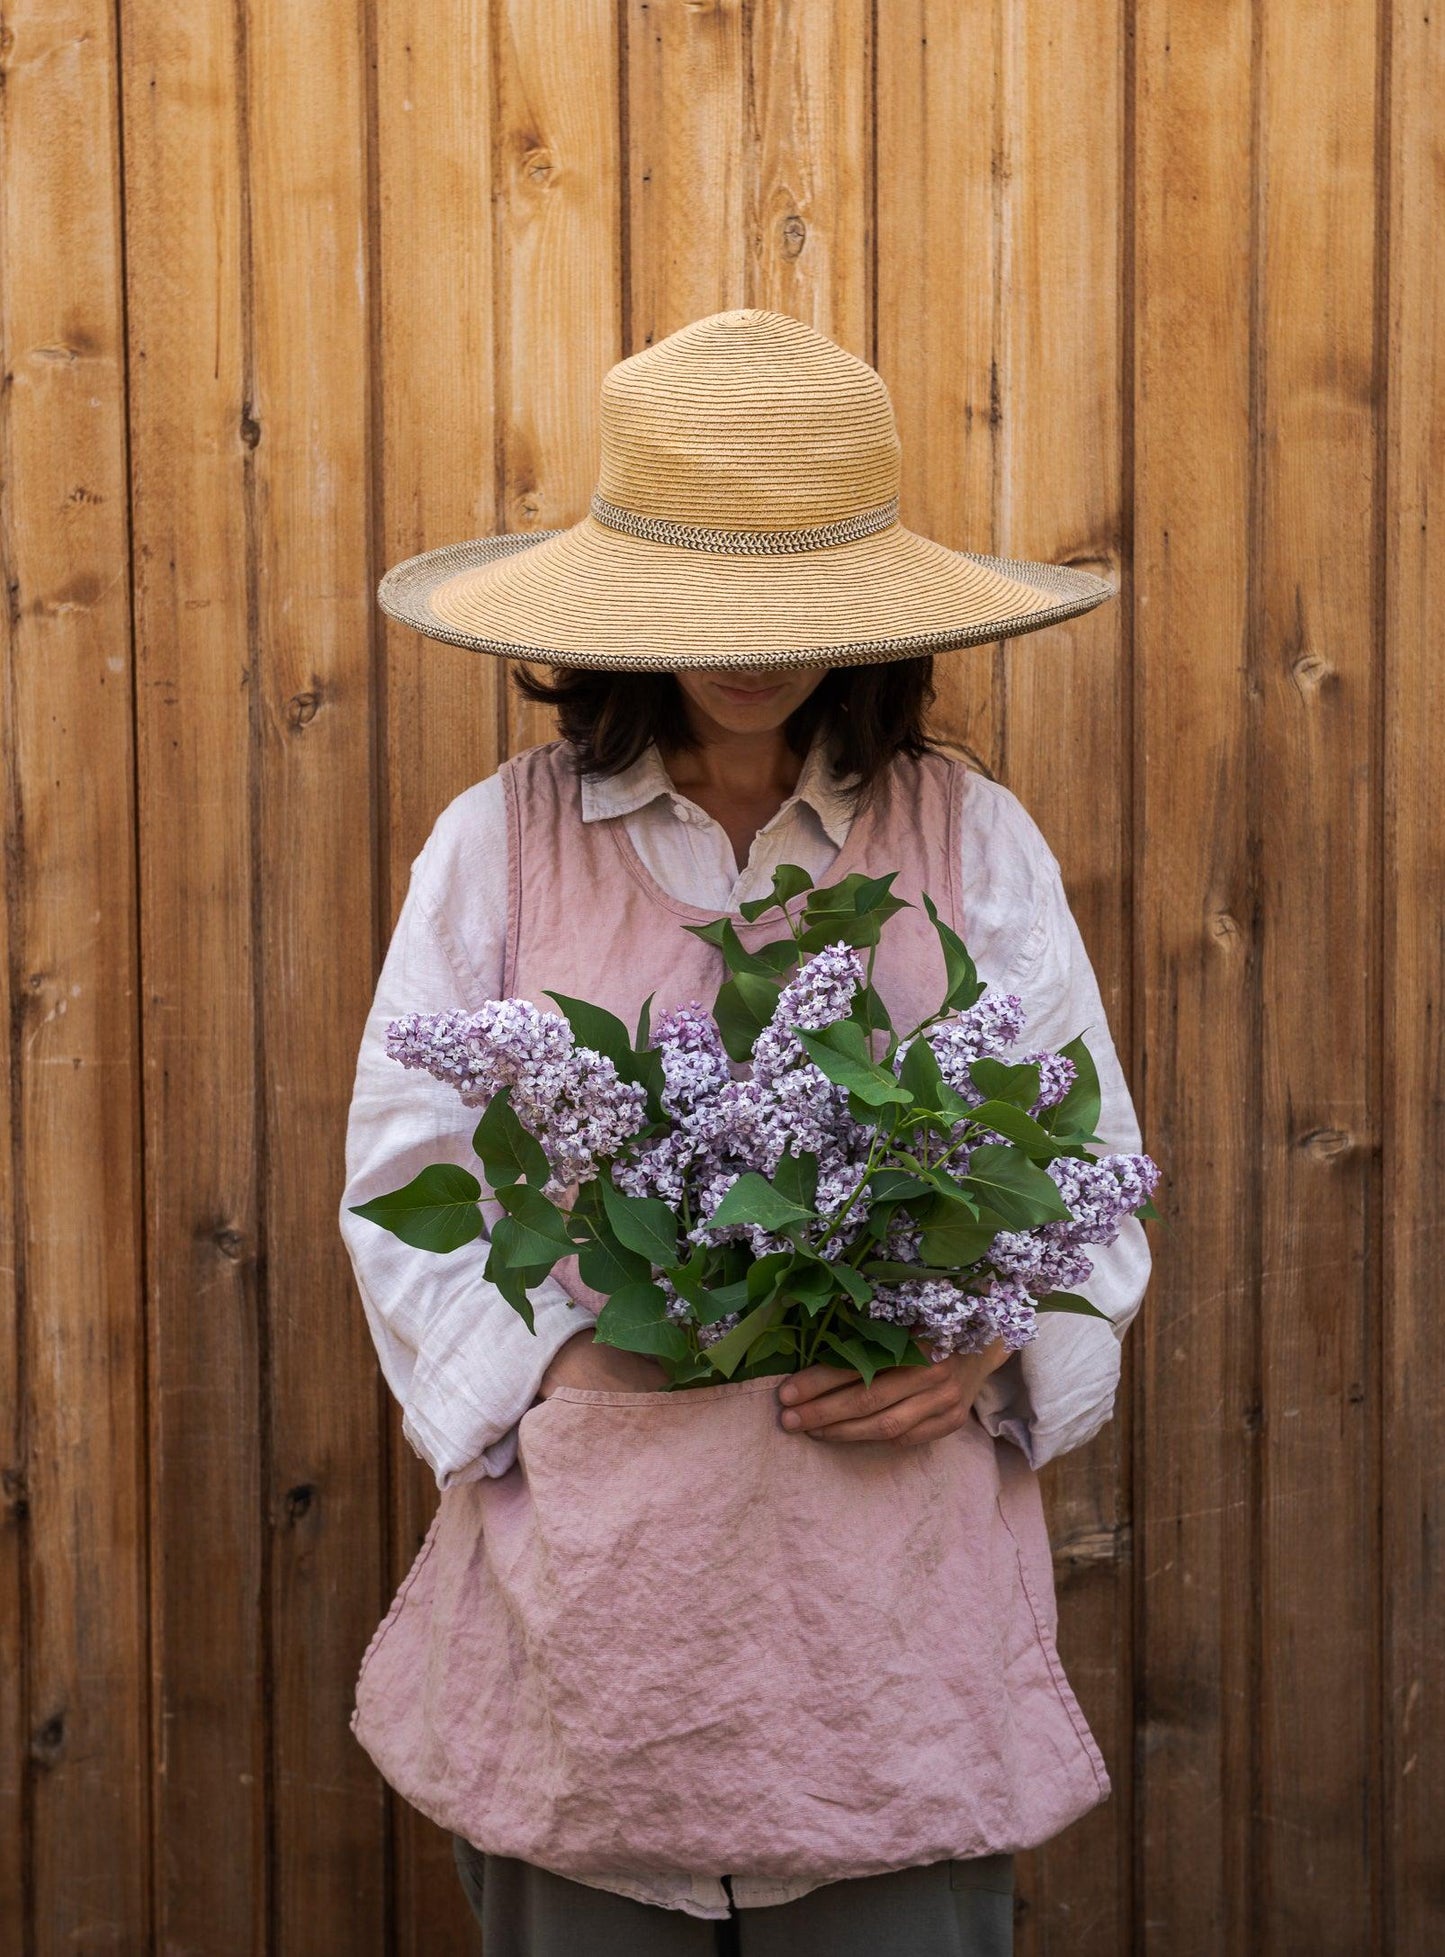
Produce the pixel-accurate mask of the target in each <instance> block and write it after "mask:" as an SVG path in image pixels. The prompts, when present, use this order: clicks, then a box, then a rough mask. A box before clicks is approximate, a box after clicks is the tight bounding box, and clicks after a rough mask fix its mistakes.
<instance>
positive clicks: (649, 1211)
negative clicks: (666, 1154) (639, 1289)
mask: <svg viewBox="0 0 1445 1957" xmlns="http://www.w3.org/2000/svg"><path fill="white" fill-rule="evenodd" d="M602 1206H603V1208H604V1209H605V1210H606V1212H607V1221H608V1222H609V1223H610V1224H611V1225H612V1229H613V1233H614V1235H615V1236H616V1237H617V1240H618V1242H619V1243H621V1244H623V1245H625V1247H626V1248H627V1249H628V1250H635V1251H636V1252H637V1254H638V1256H639V1257H645V1258H646V1259H647V1261H648V1262H649V1264H656V1265H658V1266H659V1268H665V1267H666V1266H667V1265H669V1264H671V1263H673V1262H674V1261H675V1259H676V1257H677V1218H676V1217H675V1216H674V1215H673V1213H672V1211H671V1210H670V1209H669V1208H668V1206H667V1204H666V1203H664V1202H661V1201H659V1200H658V1198H657V1197H656V1196H624V1195H623V1193H622V1191H621V1190H620V1189H616V1188H614V1187H613V1184H612V1180H611V1178H610V1177H605V1178H603V1179H602Z"/></svg>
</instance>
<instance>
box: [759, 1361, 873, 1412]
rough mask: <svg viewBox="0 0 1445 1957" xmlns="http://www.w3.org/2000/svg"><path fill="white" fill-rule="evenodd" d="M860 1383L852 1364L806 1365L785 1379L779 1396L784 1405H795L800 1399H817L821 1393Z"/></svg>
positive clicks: (779, 1390)
mask: <svg viewBox="0 0 1445 1957" xmlns="http://www.w3.org/2000/svg"><path fill="white" fill-rule="evenodd" d="M860 1384H861V1381H860V1380H859V1377H858V1375H857V1373H855V1372H854V1371H853V1369H852V1367H851V1366H804V1368H803V1370H802V1371H801V1372H800V1373H790V1374H789V1375H788V1377H787V1378H786V1379H785V1380H784V1381H783V1383H782V1385H781V1386H780V1387H779V1388H778V1398H779V1399H780V1400H781V1401H782V1403H783V1405H784V1406H794V1405H796V1404H797V1403H798V1402H799V1401H800V1400H816V1399H817V1397H818V1395H819V1394H820V1393H836V1392H837V1391H838V1390H839V1388H840V1387H844V1386H858V1385H860Z"/></svg>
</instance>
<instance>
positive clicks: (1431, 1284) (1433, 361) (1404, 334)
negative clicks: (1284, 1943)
mask: <svg viewBox="0 0 1445 1957" xmlns="http://www.w3.org/2000/svg"><path fill="white" fill-rule="evenodd" d="M1390 56H1391V70H1392V72H1391V77H1390V129H1389V151H1388V169H1389V179H1388V190H1389V201H1388V207H1387V219H1388V221H1387V228H1386V235H1387V237H1388V239H1389V266H1388V276H1389V285H1388V300H1389V320H1388V326H1389V344H1388V359H1389V369H1388V380H1387V400H1388V403H1389V419H1388V428H1387V437H1388V448H1387V452H1386V474H1385V480H1384V485H1383V491H1384V501H1385V510H1386V532H1385V552H1386V556H1385V588H1384V601H1385V640H1384V646H1383V649H1382V651H1383V657H1384V661H1385V682H1386V716H1387V718H1386V751H1385V796H1386V824H1387V828H1386V859H1385V876H1384V879H1383V885H1384V892H1385V956H1386V968H1385V970H1386V977H1385V986H1386V991H1385V1012H1386V1019H1385V1029H1386V1045H1385V1056H1384V1066H1385V1083H1384V1136H1385V1160H1384V1169H1385V1184H1384V1228H1385V1233H1386V1234H1385V1244H1384V1258H1383V1287H1382V1296H1381V1310H1382V1316H1383V1319H1384V1384H1383V1397H1384V1408H1383V1419H1384V1425H1385V1432H1384V1460H1385V1461H1386V1463H1387V1464H1388V1468H1387V1474H1386V1480H1385V1486H1384V1490H1383V1494H1384V1543H1383V1565H1382V1571H1381V1581H1382V1586H1383V1590H1384V1598H1385V1623H1386V1643H1385V1663H1386V1675H1385V1697H1384V1700H1383V1713H1384V1725H1385V1736H1386V1761H1385V1784H1384V1789H1383V1799H1384V1803H1385V1812H1386V1816H1387V1821H1388V1835H1387V1839H1386V1848H1387V1881H1386V1892H1385V1896H1384V1902H1383V1908H1382V1913H1381V1938H1380V1941H1381V1947H1382V1948H1383V1949H1385V1950H1388V1951H1392V1952H1394V1953H1396V1957H1428V1953H1430V1952H1432V1951H1434V1950H1436V1949H1437V1948H1438V1947H1439V1945H1440V1943H1441V1941H1442V1940H1445V1854H1442V1850H1441V1843H1440V1816H1441V1814H1442V1813H1445V1713H1442V1707H1445V1648H1442V1644H1441V1638H1440V1622H1441V1615H1442V1610H1445V1585H1442V1580H1441V1559H1442V1541H1445V1503H1442V1490H1441V1481H1440V1470H1439V1463H1440V1460H1441V1458H1442V1455H1445V1348H1442V1343H1441V1338H1440V1331H1439V1299H1440V1272H1441V1256H1442V1242H1441V1234H1440V1223H1439V1219H1440V1218H1441V1216H1442V1215H1445V1166H1442V1165H1445V1093H1442V1083H1445V929H1442V918H1441V901H1440V893H1441V891H1442V890H1445V769H1442V766H1441V762H1440V729H1441V727H1442V725H1445V660H1442V656H1441V629H1440V620H1441V617H1442V616H1445V552H1442V546H1441V537H1440V521H1441V520H1440V517H1439V515H1438V514H1437V512H1439V511H1441V510H1445V424H1442V418H1441V415H1440V403H1441V400H1442V398H1445V246H1442V242H1441V241H1442V238H1445V37H1442V35H1441V30H1440V23H1439V20H1438V19H1437V18H1434V17H1432V15H1431V13H1430V12H1429V11H1427V10H1426V9H1425V8H1423V7H1419V6H1405V5H1398V6H1395V7H1393V8H1392V9H1391V11H1390Z"/></svg>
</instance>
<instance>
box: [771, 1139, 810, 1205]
mask: <svg viewBox="0 0 1445 1957" xmlns="http://www.w3.org/2000/svg"><path fill="white" fill-rule="evenodd" d="M773 1187H774V1188H775V1189H776V1190H778V1192H779V1193H780V1194H781V1195H784V1196H786V1197H787V1199H788V1201H789V1202H790V1203H796V1204H797V1205H798V1206H799V1208H801V1209H804V1210H808V1211H812V1210H813V1207H814V1198H815V1197H816V1196H817V1194H818V1158H817V1156H816V1155H809V1154H803V1155H794V1154H793V1153H792V1152H791V1151H789V1153H788V1154H786V1155H784V1156H782V1157H781V1158H780V1160H779V1162H778V1166H777V1167H776V1168H775V1169H774V1170H773Z"/></svg>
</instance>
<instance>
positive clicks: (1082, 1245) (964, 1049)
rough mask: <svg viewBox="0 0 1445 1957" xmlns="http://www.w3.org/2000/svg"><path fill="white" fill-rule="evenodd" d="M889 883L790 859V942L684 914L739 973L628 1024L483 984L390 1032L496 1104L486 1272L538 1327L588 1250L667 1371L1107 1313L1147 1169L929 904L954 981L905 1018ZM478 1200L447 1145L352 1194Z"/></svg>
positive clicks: (760, 1365)
mask: <svg viewBox="0 0 1445 1957" xmlns="http://www.w3.org/2000/svg"><path fill="white" fill-rule="evenodd" d="M895 874H896V873H895ZM893 881H894V877H893V876H892V875H889V876H884V877H864V876H856V875H855V876H851V877H847V878H845V879H844V880H843V881H841V882H839V883H837V884H833V885H830V886H827V887H825V888H815V887H814V886H813V883H812V879H811V878H810V877H808V876H807V874H806V873H805V872H804V871H802V870H800V869H798V868H797V867H796V866H794V865H789V864H785V865H783V866H782V867H781V868H780V869H779V870H778V872H777V874H776V876H775V878H774V884H773V891H772V894H771V896H769V897H766V898H763V899H760V900H758V901H757V902H756V903H753V904H745V905H744V906H743V907H742V914H743V915H744V916H745V917H746V918H747V919H748V920H749V921H750V922H755V921H756V920H757V919H758V918H760V917H762V916H764V915H766V913H767V912H769V911H770V910H774V909H776V910H777V911H778V912H780V914H781V917H782V920H783V923H784V924H785V925H786V927H787V935H785V936H783V937H780V938H778V939H777V940H775V941H774V942H773V943H770V944H767V945H764V946H762V947H761V948H760V949H758V950H756V951H749V950H748V949H746V947H745V946H744V945H743V944H742V941H741V940H740V938H739V937H738V934H737V932H736V930H735V929H734V928H733V926H732V924H731V923H730V922H729V921H728V920H727V919H726V918H720V919H718V920H717V921H715V922H714V923H711V924H706V925H698V926H693V927H689V928H691V929H693V930H694V931H695V932H696V934H697V935H698V936H699V937H702V938H704V939H705V940H707V942H709V943H710V944H713V945H716V946H717V947H718V949H719V950H720V951H721V953H722V956H723V961H724V964H725V966H726V969H727V973H728V977H727V980H726V982H725V983H724V985H723V986H722V989H721V990H720V992H719V994H718V997H717V999H716V1001H715V1002H714V1004H713V1007H712V1010H711V1011H710V1012H709V1011H707V1010H705V1009H704V1008H703V1007H702V1006H701V1005H697V1004H693V1005H685V1006H681V1007H679V1008H678V1009H677V1010H675V1011H673V1012H669V1013H668V1014H666V1015H665V1016H664V1017H662V1018H660V1019H659V1020H658V1021H657V1024H656V1025H652V1024H651V1023H650V1007H651V1001H649V1002H648V1005H646V1006H644V1008H643V1010H642V1016H641V1022H640V1024H639V1025H638V1027H637V1029H636V1034H635V1037H634V1036H632V1035H630V1034H629V1033H628V1031H627V1028H626V1027H625V1026H624V1025H623V1024H622V1022H621V1021H620V1020H619V1019H617V1018H616V1017H615V1016H614V1015H613V1014H611V1013H609V1012H605V1011H603V1010H602V1009H601V1008H600V1007H597V1006H593V1005H588V1004H587V1003H586V1002H585V1001H583V1000H580V999H569V998H566V997H564V996H562V995H560V994H557V993H549V994H548V995H547V996H548V997H549V998H552V999H553V1000H554V1001H555V1002H556V1004H557V1006H558V1007H559V1008H560V1011H558V1012H544V1011H540V1010H539V1009H538V1008H537V1007H536V1006H534V1005H531V1004H528V1003H527V1002H526V1001H524V1000H520V999H495V1000H489V1001H488V1002H487V1003H486V1004H485V1005H483V1006H482V1007H481V1009H480V1010H479V1011H477V1012H473V1013H466V1012H442V1013H408V1014H406V1015H404V1016H403V1017H402V1018H400V1019H395V1020H393V1021H392V1022H391V1023H390V1025H389V1027H388V1029H387V1050H388V1052H389V1053H390V1054H391V1055H392V1057H393V1058H394V1059H396V1060H398V1061H399V1062H400V1063H401V1065H402V1066H404V1067H419V1068H422V1069H424V1070H425V1071H426V1072H427V1073H430V1074H432V1075H434V1076H435V1077H436V1078H437V1079H438V1080H441V1081H445V1082H447V1083H449V1084H450V1085H451V1086H453V1087H455V1089H456V1090H457V1093H458V1094H459V1096H460V1097H461V1100H462V1102H463V1103H464V1104H465V1105H466V1106H468V1107H479V1108H481V1109H483V1110H484V1111H483V1113H482V1116H481V1120H480V1121H479V1123H478V1125H477V1129H476V1133H475V1135H474V1137H473V1147H474V1149H475V1151H476V1153H477V1155H478V1156H479V1157H480V1159H481V1162H482V1165H483V1168H484V1169H485V1172H486V1176H487V1181H488V1183H489V1184H490V1186H491V1191H492V1194H493V1195H494V1197H495V1199H496V1202H497V1203H498V1204H499V1205H500V1207H501V1211H502V1214H501V1216H500V1217H499V1218H498V1220H497V1221H496V1222H495V1224H494V1225H493V1226H492V1229H491V1232H490V1248H489V1255H488V1259H487V1264H486V1269H485V1276H486V1277H487V1278H488V1279H489V1280H491V1281H492V1282H493V1283H495V1284H496V1285H497V1287H498V1289H499V1290H500V1291H501V1292H502V1294H503V1296H504V1297H506V1298H507V1300H508V1301H509V1303H510V1304H511V1305H512V1306H513V1307H514V1308H515V1309H516V1310H517V1311H518V1312H520V1313H521V1315H522V1316H523V1318H524V1319H525V1320H526V1321H527V1323H528V1324H529V1325H530V1324H531V1323H532V1308H531V1304H530V1302H529V1299H528V1293H529V1291H531V1290H533V1289H534V1288H535V1287H536V1286H537V1285H538V1284H539V1283H541V1281H542V1280H543V1279H544V1278H545V1277H546V1276H547V1275H548V1274H549V1273H550V1272H551V1271H552V1270H553V1268H554V1267H555V1266H556V1264H557V1263H558V1262H559V1260H561V1259H562V1258H566V1257H571V1256H575V1257H577V1259H578V1270H579V1273H580V1276H581V1278H582V1280H583V1282H584V1283H585V1284H587V1285H589V1286H590V1287H592V1289H594V1290H595V1291H597V1292H600V1293H602V1294H604V1295H605V1298H606V1304H605V1305H604V1307H603V1309H602V1311H601V1314H600V1316H599V1318H598V1320H597V1328H596V1336H597V1337H598V1339H600V1340H603V1341H605V1342H607V1343H610V1344H612V1345H617V1346H622V1347H625V1348H627V1349H629V1350H631V1351H635V1352H644V1353H650V1354H652V1355H653V1356H655V1357H656V1358H657V1359H659V1360H660V1361H661V1362H662V1365H663V1367H664V1369H665V1371H666V1373H667V1375H668V1379H669V1382H670V1384H671V1385H673V1386H679V1387H681V1386H690V1385H695V1384H707V1383H709V1382H712V1383H716V1382H717V1381H719V1380H723V1379H733V1380H737V1379H750V1378H755V1377H757V1376H758V1375H760V1374H764V1373H785V1372H792V1371H795V1370H797V1369H798V1368H800V1367H803V1366H807V1365H811V1364H813V1363H814V1362H817V1361H825V1362H827V1363H830V1364H836V1365H839V1366H846V1367H850V1368H853V1369H855V1370H856V1371H857V1372H859V1373H860V1374H861V1375H862V1376H863V1378H864V1379H865V1380H869V1379H872V1377H873V1375H874V1373H875V1372H877V1371H878V1370H879V1369H880V1368H882V1367H885V1366H898V1365H922V1364H926V1363H928V1362H929V1361H930V1360H932V1359H937V1358H941V1357H944V1356H946V1355H947V1354H949V1353H953V1352H974V1351H978V1350H980V1349H981V1348H982V1347H984V1346H985V1345H988V1344H990V1343H991V1342H992V1341H993V1340H994V1339H996V1338H1001V1339H1002V1340H1003V1341H1004V1344H1005V1345H1006V1346H1007V1347H1008V1348H1009V1349H1010V1350H1013V1349H1016V1348H1017V1347H1019V1346H1022V1345H1024V1344H1026V1343H1027V1342H1028V1341H1029V1340H1030V1339H1031V1338H1032V1337H1033V1336H1034V1332H1035V1329H1036V1323H1037V1314H1038V1313H1039V1312H1041V1311H1072V1312H1085V1313H1089V1314H1091V1315H1093V1316H1095V1317H1100V1316H1103V1314H1102V1313H1100V1312H1098V1311H1097V1309H1096V1308H1095V1307H1094V1306H1093V1305H1091V1304H1090V1303H1089V1302H1088V1301H1087V1300H1086V1299H1084V1298H1082V1297H1080V1296H1078V1295H1077V1293H1076V1292H1075V1291H1073V1290H1072V1289H1071V1288H1070V1287H1072V1286H1075V1285H1078V1284H1081V1283H1082V1282H1083V1281H1084V1280H1085V1279H1086V1278H1087V1277H1088V1275H1089V1272H1090V1269H1091V1264H1090V1260H1089V1257H1088V1255H1087V1252H1088V1249H1089V1247H1090V1246H1091V1245H1104V1244H1108V1243H1110V1242H1111V1241H1112V1240H1113V1238H1114V1237H1115V1236H1116V1235H1117V1233H1118V1230H1119V1226H1120V1224H1121V1223H1122V1222H1123V1220H1124V1219H1125V1218H1126V1217H1128V1216H1131V1215H1140V1216H1152V1215H1156V1214H1157V1212H1156V1211H1155V1209H1154V1207H1153V1203H1152V1201H1151V1198H1152V1196H1153V1193H1154V1189H1155V1186H1156V1184H1157V1182H1158V1177H1159V1171H1158V1169H1157V1167H1156V1166H1155V1164H1154V1163H1153V1162H1152V1161H1151V1160H1150V1159H1149V1157H1148V1156H1147V1155H1118V1154H1103V1155H1099V1154H1095V1153H1093V1152H1092V1151H1091V1147H1090V1144H1091V1143H1094V1142H1097V1140H1098V1137H1097V1136H1096V1135H1095V1134H1094V1132H1093V1129H1094V1123H1095V1121H1096V1120H1097V1118H1098V1112H1099V1084H1098V1076H1097V1074H1096V1072H1095V1069H1094V1065H1093V1062H1092V1060H1091V1059H1090V1057H1089V1053H1088V1050H1087V1048H1086V1047H1085V1045H1084V1043H1083V1041H1082V1039H1075V1040H1072V1041H1070V1043H1069V1044H1068V1045H1067V1046H1065V1047H1063V1048H1061V1049H1060V1051H1059V1052H1057V1053H1046V1052H1037V1053H1028V1052H1025V1053H1019V1054H1015V1053H1013V1052H1012V1051H1011V1049H1013V1048H1014V1047H1015V1045H1016V1044H1017V1042H1018V1041H1019V1039H1020V1038H1021V1036H1022V1033H1023V1030H1024V1015H1023V1011H1022V1008H1021V1005H1020V1001H1019V1000H1018V999H1017V998H1016V997H1015V996H1013V995H1012V994H1006V995H1003V996H997V995H993V994H990V993H989V992H988V991H987V988H986V987H985V986H984V985H983V984H982V983H981V982H980V981H979V978H978V975H977V971H976V969H975V967H974V963H973V960H972V959H971V958H970V957H969V954H968V952H967V950H966V949H965V947H964V945H963V942H962V940H961V939H960V938H959V937H958V935H957V934H956V933H955V932H954V931H952V930H950V929H949V927H948V926H947V925H946V924H944V923H943V922H942V920H941V919H940V918H939V916H938V914H937V911H936V909H935V907H934V905H933V903H932V902H931V900H930V899H929V898H928V897H926V896H925V897H924V899H923V902H924V906H925V908H926V910H927V913H928V916H929V919H930V921H931V923H932V925H933V928H934V930H935V931H936V932H937V934H938V938H939V942H940V944H941V946H942V949H943V957H944V964H945V971H946V983H945V991H944V996H943V998H942V1000H941V1001H940V1003H939V1007H938V1011H937V1012H936V1013H934V1014H933V1015H931V1017H930V1018H928V1019H927V1020H925V1021H924V1022H923V1023H922V1024H921V1025H919V1026H916V1027H914V1028H912V1029H911V1031H909V1032H907V1033H903V1034H899V1033H898V1032H897V1031H895V1029H894V1028H893V1027H892V1025H891V1024H890V1022H889V1018H888V1014H887V1012H886V1010H885V1008H884V1005H883V1002H882V1000H881V999H880V998H879V996H878V994H877V992H876V991H875V989H874V987H873V983H872V973H873V959H874V954H875V952H876V948H877V945H878V942H879V939H880V937H881V934H882V931H883V929H884V927H885V926H886V924H887V921H888V919H889V918H890V917H891V916H893V915H894V914H895V913H896V912H897V911H899V910H901V909H903V908H904V907H905V906H904V902H903V900H902V899H901V898H898V897H896V896H894V895H893V894H892V890H891V886H892V884H893ZM803 896H806V902H805V903H804V905H803V907H802V909H801V912H800V913H799V914H798V916H797V917H796V918H795V917H794V916H793V914H792V910H791V907H792V906H793V904H794V900H795V899H797V898H798V897H803ZM865 954H866V956H865ZM482 1195H483V1192H482V1188H481V1185H480V1184H479V1183H478V1181H477V1178H476V1177H475V1176H473V1175H472V1174H470V1173H469V1172H468V1171H467V1170H466V1169H463V1168H461V1167H459V1166H457V1165H456V1164H454V1163H437V1164H434V1165H433V1166H432V1167H430V1168H426V1169H423V1170H422V1172H421V1173H420V1175H418V1176H417V1177H416V1178H415V1179H414V1180H413V1181H412V1182H410V1183H408V1184H407V1186H406V1187H405V1188H404V1189H398V1190H395V1191H393V1192H392V1193H391V1194H390V1195H386V1196H380V1197H377V1198H375V1199H374V1200H373V1201H371V1202H369V1203H359V1204H356V1205H355V1206H354V1207H355V1210H356V1213H357V1214H358V1215H360V1216H365V1217H368V1218H370V1219H371V1220H372V1221H374V1222H376V1223H379V1224H382V1225H384V1226H385V1227H386V1228H387V1229H389V1230H392V1231H394V1232H395V1234H396V1235H397V1236H398V1237H401V1238H402V1239H403V1240H404V1241H405V1242H407V1243H410V1244H414V1245H417V1246H419V1247H421V1248H424V1249H430V1250H436V1251H452V1250H456V1249H458V1248H459V1247H460V1246H461V1245H463V1244H466V1243H469V1242H471V1241H472V1240H473V1239H474V1238H476V1237H477V1236H479V1235H480V1234H481V1232H482V1228H483V1221H482V1214H481V1208H480V1204H481V1201H482Z"/></svg>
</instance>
